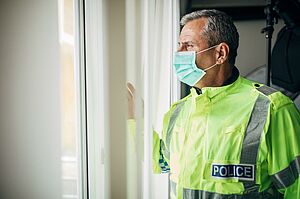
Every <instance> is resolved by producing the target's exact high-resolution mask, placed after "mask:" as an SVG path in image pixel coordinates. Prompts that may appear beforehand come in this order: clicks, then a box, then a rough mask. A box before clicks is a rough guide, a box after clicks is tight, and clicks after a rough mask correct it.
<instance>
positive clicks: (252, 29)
mask: <svg viewBox="0 0 300 199" xmlns="http://www.w3.org/2000/svg"><path fill="white" fill-rule="evenodd" d="M234 23H235V25H236V27H237V30H238V32H239V34H240V45H239V48H238V56H237V60H236V66H237V67H238V69H239V70H240V73H241V75H243V76H244V75H246V74H248V73H249V72H251V71H252V70H254V69H255V68H257V67H259V66H262V65H264V64H265V63H266V38H265V34H262V33H260V31H261V29H262V28H264V27H265V26H266V21H265V20H249V21H235V22H234ZM283 26H284V23H283V21H282V20H280V21H279V23H278V24H275V25H274V33H273V39H272V45H274V43H275V40H276V37H277V33H278V32H279V30H280V29H281V28H282V27H283Z"/></svg>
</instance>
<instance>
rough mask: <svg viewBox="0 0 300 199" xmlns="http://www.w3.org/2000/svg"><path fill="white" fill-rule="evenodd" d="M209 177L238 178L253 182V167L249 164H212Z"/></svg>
mask: <svg viewBox="0 0 300 199" xmlns="http://www.w3.org/2000/svg"><path fill="white" fill-rule="evenodd" d="M211 171H212V173H211V176H212V177H215V178H238V179H243V180H249V181H253V180H254V176H255V172H254V171H255V170H254V165H249V164H212V169H211Z"/></svg>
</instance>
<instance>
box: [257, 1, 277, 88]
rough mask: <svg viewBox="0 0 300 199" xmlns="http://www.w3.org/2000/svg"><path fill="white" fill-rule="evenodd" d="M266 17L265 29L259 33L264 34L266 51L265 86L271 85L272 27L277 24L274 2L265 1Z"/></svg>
mask: <svg viewBox="0 0 300 199" xmlns="http://www.w3.org/2000/svg"><path fill="white" fill-rule="evenodd" d="M264 11H265V14H266V15H267V16H266V17H267V18H266V25H267V26H266V27H265V28H263V29H262V30H261V33H265V34H266V39H267V42H266V46H267V48H266V50H267V59H266V67H267V85H268V86H270V84H271V52H272V34H273V32H274V28H273V25H274V23H278V16H277V14H276V12H275V10H274V0H267V6H266V7H265V10H264Z"/></svg>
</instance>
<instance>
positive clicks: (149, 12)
mask: <svg viewBox="0 0 300 199" xmlns="http://www.w3.org/2000/svg"><path fill="white" fill-rule="evenodd" d="M126 6H127V7H126V24H127V25H126V34H127V37H126V41H127V45H126V46H127V79H128V81H130V82H132V83H133V84H134V85H135V87H136V92H137V93H136V94H137V99H139V98H142V99H143V100H144V107H141V105H142V104H139V102H140V100H137V101H136V102H137V104H136V114H137V116H142V117H143V119H141V118H139V117H137V118H136V122H137V123H136V124H137V128H136V132H137V141H139V140H141V138H142V137H143V138H144V142H143V143H144V144H141V142H138V143H137V145H136V147H137V150H136V151H137V153H139V152H141V151H143V153H144V154H143V158H139V157H140V156H139V155H138V154H136V157H137V158H134V157H133V156H132V155H129V156H130V157H129V158H128V161H129V164H128V175H127V176H128V182H129V184H128V188H129V189H128V190H129V191H128V193H129V195H128V197H129V198H142V197H143V198H144V199H151V198H155V199H166V198H168V175H167V174H162V175H154V174H152V166H151V165H152V162H151V157H152V154H151V152H152V131H153V129H154V130H155V131H157V132H161V129H162V121H163V115H164V113H165V112H166V111H167V110H168V109H169V107H170V104H171V103H172V102H174V101H175V100H177V99H178V98H179V83H178V81H177V79H176V77H175V76H174V73H173V71H172V55H173V52H174V51H175V50H176V46H177V36H178V33H179V1H178V0H176V1H174V0H159V1H148V0H140V1H138V0H127V4H126ZM143 108H144V115H142V114H143V111H142V109H143ZM142 128H143V129H144V135H142V133H141V132H142V131H141V129H142ZM131 152H132V150H131ZM142 159H143V160H142ZM140 162H143V163H140Z"/></svg>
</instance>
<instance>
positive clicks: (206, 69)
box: [203, 63, 218, 71]
mask: <svg viewBox="0 0 300 199" xmlns="http://www.w3.org/2000/svg"><path fill="white" fill-rule="evenodd" d="M216 65H218V63H215V64H214V65H212V66H210V67H208V68H205V69H203V71H208V70H209V69H211V68H213V67H215V66H216Z"/></svg>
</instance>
